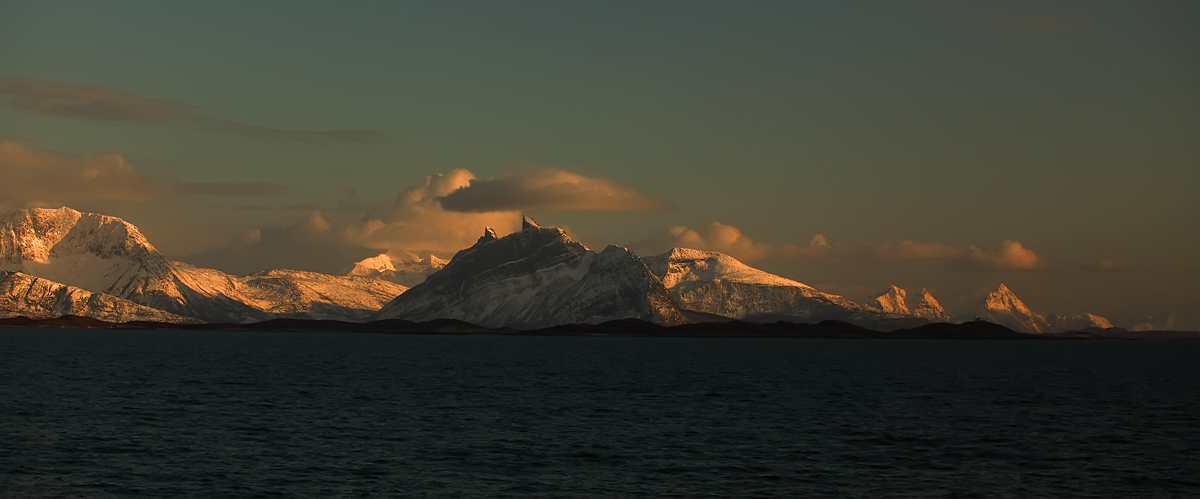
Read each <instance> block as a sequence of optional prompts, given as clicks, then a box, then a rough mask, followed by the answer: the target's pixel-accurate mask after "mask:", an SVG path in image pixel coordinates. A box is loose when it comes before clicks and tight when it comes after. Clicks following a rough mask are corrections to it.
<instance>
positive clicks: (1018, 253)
mask: <svg viewBox="0 0 1200 499" xmlns="http://www.w3.org/2000/svg"><path fill="white" fill-rule="evenodd" d="M949 264H950V268H951V269H953V270H955V271H958V272H979V271H989V270H1025V271H1028V270H1042V269H1044V268H1045V267H1046V265H1045V262H1043V261H1041V260H1040V259H1039V258H1038V256H1037V254H1036V253H1034V252H1033V250H1031V249H1028V248H1026V247H1025V246H1023V245H1022V244H1021V243H1019V242H1017V241H1004V243H1002V244H1001V245H1000V248H998V249H996V248H979V247H976V246H971V247H970V248H968V249H967V251H966V252H965V253H964V254H963V255H962V256H960V257H958V258H954V259H951V260H950V261H949Z"/></svg>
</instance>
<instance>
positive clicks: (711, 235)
mask: <svg viewBox="0 0 1200 499" xmlns="http://www.w3.org/2000/svg"><path fill="white" fill-rule="evenodd" d="M631 246H632V247H633V248H634V250H635V251H638V252H639V253H642V254H645V255H651V254H658V253H662V252H664V251H667V250H670V249H671V248H674V247H682V248H693V249H699V250H706V251H719V252H721V253H726V254H728V255H730V256H733V257H734V258H737V259H739V260H742V261H747V262H749V261H754V260H772V259H773V260H820V261H823V262H829V263H833V264H857V265H866V266H878V265H890V264H899V263H905V262H917V261H941V262H945V263H946V264H947V265H948V266H949V267H950V268H951V269H952V270H954V271H958V272H976V271H1008V270H1040V269H1043V268H1044V267H1045V265H1044V262H1042V261H1041V260H1040V259H1039V258H1038V257H1037V255H1036V254H1035V253H1034V252H1033V251H1032V250H1030V249H1027V248H1025V247H1024V246H1023V245H1021V243H1019V242H1017V241H1005V242H1004V243H1003V244H1002V245H1001V247H1000V248H999V249H991V248H979V247H976V246H971V247H969V248H967V249H966V250H962V249H959V248H955V247H953V246H950V245H947V244H941V243H918V242H913V241H908V240H905V241H900V242H899V243H894V242H890V241H888V242H884V243H881V244H870V243H863V244H859V245H851V244H845V243H830V242H829V240H828V239H827V238H826V237H825V235H823V234H817V235H815V236H813V238H812V239H811V240H810V241H809V242H808V244H806V245H795V244H784V245H780V246H773V245H770V244H767V243H762V242H757V241H754V240H753V239H751V238H749V237H747V236H746V235H745V234H743V233H742V231H741V230H739V229H738V228H736V227H733V226H731V225H726V224H723V223H720V222H710V223H709V224H708V225H706V226H704V227H703V228H702V229H700V230H694V229H691V228H688V227H686V226H681V225H680V226H672V227H666V228H661V229H656V230H654V231H651V233H650V234H649V235H648V236H646V238H645V239H643V240H641V241H638V242H636V243H634V244H633V245H631Z"/></svg>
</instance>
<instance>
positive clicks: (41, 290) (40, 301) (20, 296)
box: [0, 271, 200, 323]
mask: <svg viewBox="0 0 1200 499" xmlns="http://www.w3.org/2000/svg"><path fill="white" fill-rule="evenodd" d="M64 315H78V316H82V317H91V318H94V319H100V320H103V321H109V322H132V321H155V322H173V323H195V322H200V321H199V320H197V319H193V318H190V317H181V316H178V315H175V314H172V313H169V312H163V311H162V310H157V309H153V308H150V307H147V306H145V305H138V304H137V303H134V302H131V301H129V300H125V299H121V298H117V297H115V296H111V295H106V294H103V293H93V292H91V291H87V290H84V289H80V288H76V287H74V286H67V285H64V284H60V283H57V282H53V281H49V280H46V279H41V278H38V277H33V276H31V275H27V274H22V273H20V272H9V271H3V272H0V318H8V317H18V316H24V317H29V318H31V319H50V318H54V317H62V316H64Z"/></svg>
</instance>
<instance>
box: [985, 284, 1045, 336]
mask: <svg viewBox="0 0 1200 499" xmlns="http://www.w3.org/2000/svg"><path fill="white" fill-rule="evenodd" d="M968 315H972V314H968ZM973 315H974V316H975V317H978V318H979V319H981V320H985V321H988V322H991V323H994V324H999V325H1001V326H1004V327H1007V328H1009V329H1012V330H1013V331H1018V332H1022V333H1033V334H1042V333H1049V332H1052V329H1051V327H1050V324H1049V323H1048V322H1046V319H1045V318H1044V317H1042V316H1041V315H1039V314H1038V313H1036V312H1034V311H1032V310H1030V309H1029V307H1027V306H1025V302H1022V301H1021V299H1020V298H1017V295H1016V294H1015V293H1013V292H1012V290H1010V289H1008V286H1005V285H1004V284H1001V285H1000V287H999V288H997V289H996V290H995V291H992V292H991V293H988V295H987V296H986V297H985V298H984V300H983V304H982V305H981V306H980V307H979V308H978V309H976V310H975V312H974V313H973ZM963 318H964V319H967V317H963Z"/></svg>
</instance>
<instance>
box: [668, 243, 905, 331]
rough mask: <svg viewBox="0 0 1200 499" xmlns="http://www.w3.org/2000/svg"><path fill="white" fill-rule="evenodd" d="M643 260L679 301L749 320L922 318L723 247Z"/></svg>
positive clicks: (866, 322) (892, 321)
mask: <svg viewBox="0 0 1200 499" xmlns="http://www.w3.org/2000/svg"><path fill="white" fill-rule="evenodd" d="M645 262H646V266H647V267H649V268H650V270H651V271H653V272H654V274H655V275H657V276H659V277H660V278H661V279H662V282H663V284H664V285H665V286H666V287H667V289H668V290H670V292H671V296H673V297H674V298H675V299H676V300H677V301H678V302H679V305H680V306H681V307H682V308H684V309H686V310H690V311H696V312H702V313H706V314H713V315H719V316H723V317H729V318H733V319H740V320H746V321H751V322H775V321H791V322H820V321H823V320H842V321H846V322H851V323H855V324H859V325H863V326H866V327H876V328H880V329H885V330H888V329H896V328H900V327H911V326H915V325H919V324H923V322H921V321H917V322H913V321H905V320H902V319H905V318H906V314H893V313H889V312H885V311H882V310H878V309H873V308H871V307H868V306H866V305H863V304H860V303H856V302H854V301H851V300H848V299H846V298H843V297H841V296H838V295H832V294H828V293H822V292H820V291H817V290H816V289H814V288H813V287H812V286H809V285H806V284H802V283H799V282H796V281H793V280H791V279H786V278H783V277H780V276H777V275H774V274H771V273H768V272H764V271H762V270H758V269H756V268H753V267H750V266H749V265H746V264H744V263H742V262H740V261H738V260H737V259H735V258H733V257H731V256H729V255H726V254H724V253H717V252H713V251H700V250H694V249H687V248H674V249H672V250H671V251H668V252H666V253H663V254H661V255H655V256H650V257H646V258H645ZM901 293H903V290H901Z"/></svg>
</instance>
